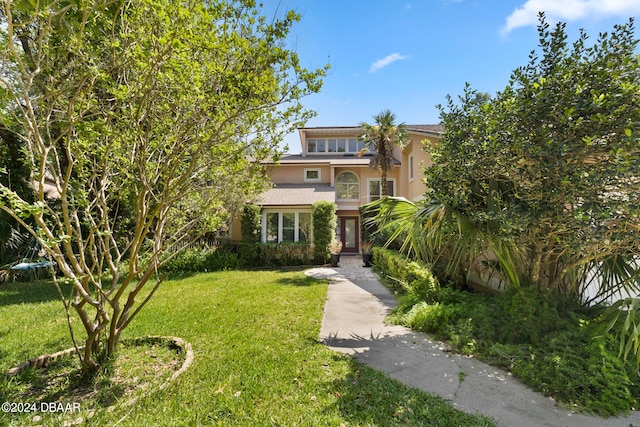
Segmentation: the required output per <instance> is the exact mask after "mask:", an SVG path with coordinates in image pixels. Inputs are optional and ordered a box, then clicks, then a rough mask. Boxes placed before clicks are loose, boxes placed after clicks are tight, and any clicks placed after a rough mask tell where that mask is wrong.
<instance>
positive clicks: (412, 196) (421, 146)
mask: <svg viewBox="0 0 640 427" xmlns="http://www.w3.org/2000/svg"><path fill="white" fill-rule="evenodd" d="M436 142H437V139H436V138H433V137H424V136H423V135H415V134H412V135H411V137H410V141H409V143H408V144H407V146H406V147H405V148H404V150H402V152H401V153H398V158H401V162H402V166H401V169H402V170H401V172H400V173H399V180H400V191H399V193H398V195H400V196H403V197H405V198H407V199H408V200H412V201H417V200H420V199H422V198H424V193H425V191H426V190H427V187H426V185H425V184H424V182H423V178H424V174H423V171H424V169H426V168H428V167H429V166H431V165H432V164H433V161H432V160H431V155H430V154H429V153H427V152H426V151H425V148H426V146H425V144H426V145H433V144H435V143H436ZM398 151H400V150H398ZM412 164H413V166H412ZM412 167H413V179H412V178H410V175H409V174H410V169H411V168H412Z"/></svg>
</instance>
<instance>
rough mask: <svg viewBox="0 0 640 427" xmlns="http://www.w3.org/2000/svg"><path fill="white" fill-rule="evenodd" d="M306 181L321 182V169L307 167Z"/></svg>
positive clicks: (305, 172) (305, 171)
mask: <svg viewBox="0 0 640 427" xmlns="http://www.w3.org/2000/svg"><path fill="white" fill-rule="evenodd" d="M304 182H320V169H305V170H304Z"/></svg>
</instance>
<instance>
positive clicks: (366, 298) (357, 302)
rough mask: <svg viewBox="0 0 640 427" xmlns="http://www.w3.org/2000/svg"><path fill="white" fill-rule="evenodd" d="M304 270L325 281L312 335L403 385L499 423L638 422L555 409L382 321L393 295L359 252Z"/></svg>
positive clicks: (490, 370) (534, 426)
mask: <svg viewBox="0 0 640 427" xmlns="http://www.w3.org/2000/svg"><path fill="white" fill-rule="evenodd" d="M306 274H307V275H309V276H313V277H317V278H326V279H329V292H328V296H327V302H326V305H325V312H324V318H323V320H322V326H321V330H320V339H321V340H322V341H323V342H324V343H326V345H328V346H329V347H330V348H331V349H333V350H335V351H339V352H342V353H345V354H349V355H352V356H353V357H354V358H356V359H357V360H359V361H362V362H364V363H366V364H368V365H370V366H372V367H373V368H376V369H379V370H382V371H385V372H387V373H388V374H389V375H390V376H391V377H392V378H395V379H397V380H399V381H401V382H403V383H405V384H406V385H408V386H411V387H416V388H419V389H422V390H424V391H426V392H428V393H433V394H437V395H440V396H442V397H444V398H446V399H449V400H450V401H451V402H452V403H453V405H454V406H455V407H456V408H458V409H460V410H463V411H465V412H468V413H472V414H475V413H481V414H484V415H487V416H490V417H492V418H493V419H495V420H496V421H497V423H498V425H500V426H518V427H522V426H531V427H540V426H549V427H560V426H567V427H569V426H570V427H601V426H616V427H617V426H619V427H640V413H639V412H632V413H631V414H630V415H629V416H628V417H620V418H608V419H602V418H599V417H592V416H587V415H582V414H575V413H572V412H571V411H568V410H565V409H560V408H558V407H557V406H556V404H555V401H554V400H552V399H550V398H547V397H544V396H543V395H542V394H540V393H536V392H533V391H532V390H531V389H529V388H528V387H526V386H524V385H523V384H521V383H520V382H519V381H518V380H516V379H515V378H513V377H512V376H511V375H510V374H509V373H508V372H506V371H503V370H501V369H499V368H496V367H493V366H490V365H486V364H484V363H482V362H479V361H478V360H476V359H473V358H469V357H464V356H460V355H456V354H452V353H449V352H447V351H446V349H445V348H444V345H443V344H442V343H440V342H438V341H433V340H431V339H430V337H429V336H428V335H426V334H423V333H419V332H415V331H412V330H410V329H407V328H404V327H401V326H393V325H387V324H385V322H384V319H385V317H386V315H387V314H388V313H389V311H390V310H391V309H392V308H393V307H394V306H395V303H396V301H395V298H394V297H393V295H391V294H390V292H389V291H388V290H387V288H385V287H384V286H383V285H382V284H381V283H380V281H379V280H378V278H377V276H376V275H375V274H374V273H373V272H372V271H371V269H369V268H364V267H362V259H361V258H360V256H351V257H347V256H342V258H341V261H340V264H339V267H337V268H327V267H321V268H313V269H311V270H307V272H306Z"/></svg>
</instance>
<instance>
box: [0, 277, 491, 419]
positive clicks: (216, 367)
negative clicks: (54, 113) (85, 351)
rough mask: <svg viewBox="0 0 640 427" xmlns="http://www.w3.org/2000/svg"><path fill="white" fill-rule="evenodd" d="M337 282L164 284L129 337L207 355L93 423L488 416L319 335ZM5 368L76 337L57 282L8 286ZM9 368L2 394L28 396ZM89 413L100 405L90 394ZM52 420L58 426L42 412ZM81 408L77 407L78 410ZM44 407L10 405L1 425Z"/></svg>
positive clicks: (2, 324)
mask: <svg viewBox="0 0 640 427" xmlns="http://www.w3.org/2000/svg"><path fill="white" fill-rule="evenodd" d="M326 292H327V285H326V283H325V282H324V281H318V280H315V279H312V278H308V277H305V276H304V275H303V274H302V272H300V271H286V272H281V271H259V272H219V273H210V274H198V275H194V276H191V277H188V278H185V279H181V280H172V281H168V282H167V283H165V284H163V285H162V287H161V288H160V290H159V291H158V293H157V294H156V295H155V296H154V299H153V300H152V301H151V303H150V305H149V306H148V307H147V308H145V310H144V311H143V312H142V313H141V315H140V317H139V318H137V319H136V320H135V321H134V322H133V323H132V325H131V326H130V328H129V329H128V330H127V331H126V332H125V334H126V337H127V338H133V337H139V336H147V335H170V336H178V337H181V338H184V339H185V340H187V341H188V342H190V343H191V344H192V345H193V350H194V353H195V361H194V363H193V365H192V366H191V367H190V368H189V370H188V371H187V372H186V373H185V374H183V375H182V376H181V377H179V378H178V380H177V381H176V382H175V383H173V384H171V385H170V386H169V387H168V388H166V389H164V390H161V391H156V392H154V393H150V394H148V395H147V396H146V397H143V398H142V399H141V400H140V401H139V402H138V403H137V404H135V405H133V406H126V405H122V404H119V405H116V408H115V410H114V411H112V412H108V411H105V410H104V409H101V408H98V409H97V410H96V413H95V415H94V416H93V417H92V418H90V420H89V422H88V424H89V425H115V424H116V423H118V422H119V425H125V426H138V425H154V426H155V425H171V426H181V425H184V426H193V425H225V426H227V425H247V426H248V425H251V426H262V425H281V426H295V425H298V426H307V425H308V426H342V425H344V426H352V425H362V426H374V425H385V426H387V425H430V426H451V425H457V426H488V425H493V424H492V422H491V421H490V420H488V419H486V418H484V417H479V416H470V415H468V414H465V413H462V412H459V411H457V410H455V409H453V407H452V406H451V405H450V404H448V403H446V402H445V401H444V400H443V399H441V398H439V397H435V396H431V395H428V394H425V393H423V392H421V391H419V390H416V389H411V388H408V387H405V386H403V385H402V384H400V383H398V382H396V381H395V380H392V379H390V378H389V377H388V376H386V375H384V374H381V373H379V372H377V371H374V370H373V369H370V368H368V367H366V366H365V365H362V364H360V363H358V362H356V361H354V360H352V359H351V358H349V357H346V356H341V355H338V354H337V353H334V352H332V351H330V350H328V349H327V348H326V347H324V346H323V345H322V344H319V343H318V341H317V338H318V333H319V329H320V322H321V319H322V309H323V305H324V301H325V297H326ZM0 337H1V340H0V370H2V371H3V372H4V371H6V370H7V369H9V368H10V367H12V366H15V365H17V364H18V363H20V362H22V361H24V360H26V359H29V358H32V357H35V356H38V355H40V354H44V353H53V352H56V351H59V350H62V349H65V348H67V347H70V346H71V341H70V339H69V337H68V331H67V327H66V321H65V319H64V313H63V310H62V305H61V303H60V302H59V301H58V300H57V293H56V291H55V289H54V287H53V286H52V285H51V284H49V283H46V282H36V283H17V284H11V285H4V286H2V287H0ZM11 381H15V380H9V379H7V378H5V377H4V376H2V377H1V378H0V400H1V401H3V402H4V401H9V402H15V401H20V400H24V396H21V395H19V393H18V392H17V391H16V390H18V389H19V387H16V384H12V383H11ZM84 405H85V407H83V408H81V411H80V413H79V415H80V416H83V417H86V415H87V414H88V413H89V412H90V410H91V409H92V408H91V407H89V404H88V403H86V404H84ZM39 415H40V416H42V419H41V420H40V421H39V422H40V424H44V425H54V424H55V422H56V421H55V420H54V418H53V417H52V416H51V415H50V414H46V413H41V414H39ZM77 415H78V414H76V416H77ZM32 421H33V414H30V415H26V414H25V415H22V416H17V415H15V414H14V415H12V414H6V413H0V425H5V424H13V425H25V424H27V423H32Z"/></svg>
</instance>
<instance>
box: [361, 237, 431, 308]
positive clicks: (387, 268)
mask: <svg viewBox="0 0 640 427" xmlns="http://www.w3.org/2000/svg"><path fill="white" fill-rule="evenodd" d="M373 264H374V266H375V268H376V269H377V271H378V272H379V273H381V274H382V276H383V278H384V281H385V283H386V284H387V285H388V286H390V287H391V288H392V289H393V290H394V291H396V292H399V293H407V294H413V295H415V296H416V297H417V298H419V299H420V300H422V301H428V302H431V301H433V298H434V297H435V296H436V294H437V292H438V290H439V289H440V284H439V283H438V280H437V279H436V278H435V277H434V276H433V273H432V272H431V268H429V266H428V265H425V264H423V263H421V262H417V261H412V260H410V259H408V258H407V257H406V256H405V255H402V254H400V253H399V252H396V251H393V250H390V249H384V248H380V247H374V248H373Z"/></svg>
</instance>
